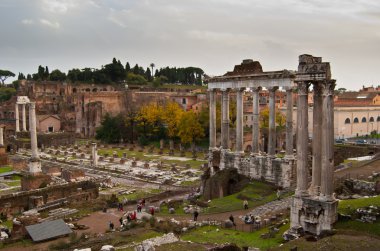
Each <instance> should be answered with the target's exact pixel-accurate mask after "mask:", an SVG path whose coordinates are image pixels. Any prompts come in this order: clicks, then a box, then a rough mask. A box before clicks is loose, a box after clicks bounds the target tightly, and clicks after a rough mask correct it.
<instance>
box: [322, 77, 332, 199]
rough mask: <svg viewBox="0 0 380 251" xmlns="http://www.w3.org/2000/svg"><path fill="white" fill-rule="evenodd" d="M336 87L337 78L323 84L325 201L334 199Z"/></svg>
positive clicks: (323, 173) (323, 175)
mask: <svg viewBox="0 0 380 251" xmlns="http://www.w3.org/2000/svg"><path fill="white" fill-rule="evenodd" d="M334 88H335V80H327V81H326V82H325V83H324V86H323V101H322V102H323V106H322V173H321V195H320V199H321V200H323V201H334V200H335V198H334V196H333V192H334Z"/></svg>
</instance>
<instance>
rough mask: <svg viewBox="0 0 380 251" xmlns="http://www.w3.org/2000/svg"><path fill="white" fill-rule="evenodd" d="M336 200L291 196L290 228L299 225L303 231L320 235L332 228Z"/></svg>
mask: <svg viewBox="0 0 380 251" xmlns="http://www.w3.org/2000/svg"><path fill="white" fill-rule="evenodd" d="M337 208H338V201H337V200H334V201H331V202H330V201H322V200H320V199H319V198H318V197H314V198H312V197H296V196H294V197H293V200H292V205H291V210H290V222H291V226H290V227H291V228H295V227H299V226H301V227H302V228H303V229H304V231H306V232H309V233H312V234H316V235H320V234H321V233H322V231H330V230H332V224H334V223H335V222H336V221H337V219H338V215H337Z"/></svg>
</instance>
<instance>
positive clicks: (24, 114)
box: [22, 104, 26, 132]
mask: <svg viewBox="0 0 380 251" xmlns="http://www.w3.org/2000/svg"><path fill="white" fill-rule="evenodd" d="M22 131H24V132H25V131H26V112H25V104H22Z"/></svg>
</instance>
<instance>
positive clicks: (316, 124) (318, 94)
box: [310, 83, 322, 196]
mask: <svg viewBox="0 0 380 251" xmlns="http://www.w3.org/2000/svg"><path fill="white" fill-rule="evenodd" d="M313 91H314V97H313V100H314V105H313V142H312V144H313V168H312V180H311V187H310V192H311V195H313V196H318V195H319V192H320V187H321V168H322V167H321V161H322V155H321V150H322V148H321V147H322V145H321V143H322V86H321V83H316V84H314V85H313Z"/></svg>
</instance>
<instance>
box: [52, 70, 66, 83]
mask: <svg viewBox="0 0 380 251" xmlns="http://www.w3.org/2000/svg"><path fill="white" fill-rule="evenodd" d="M50 80H52V81H65V80H66V74H65V73H64V72H61V71H60V70H58V69H56V70H53V71H52V72H51V73H50Z"/></svg>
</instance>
